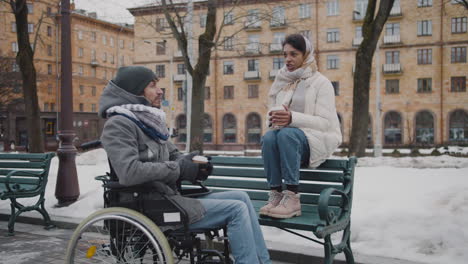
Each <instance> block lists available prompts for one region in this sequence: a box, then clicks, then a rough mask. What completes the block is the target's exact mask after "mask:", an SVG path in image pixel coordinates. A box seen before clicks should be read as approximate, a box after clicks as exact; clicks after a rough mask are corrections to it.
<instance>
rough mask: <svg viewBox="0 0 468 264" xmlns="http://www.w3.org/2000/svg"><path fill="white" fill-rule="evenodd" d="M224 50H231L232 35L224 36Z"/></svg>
mask: <svg viewBox="0 0 468 264" xmlns="http://www.w3.org/2000/svg"><path fill="white" fill-rule="evenodd" d="M224 50H233V37H224Z"/></svg>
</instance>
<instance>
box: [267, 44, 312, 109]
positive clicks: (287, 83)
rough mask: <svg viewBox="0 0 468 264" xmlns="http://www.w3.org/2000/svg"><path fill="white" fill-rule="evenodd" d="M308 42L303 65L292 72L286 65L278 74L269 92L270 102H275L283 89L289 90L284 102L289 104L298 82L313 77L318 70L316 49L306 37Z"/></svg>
mask: <svg viewBox="0 0 468 264" xmlns="http://www.w3.org/2000/svg"><path fill="white" fill-rule="evenodd" d="M304 40H305V43H306V53H305V54H304V57H305V58H304V61H303V62H302V65H301V67H299V68H297V69H296V70H294V71H292V72H290V71H288V69H287V68H286V65H284V66H283V67H282V68H281V69H280V70H279V71H278V74H277V75H276V78H275V81H274V82H273V85H272V86H271V88H270V91H269V92H268V96H269V101H270V103H272V102H273V103H274V102H275V98H276V95H277V94H278V93H279V92H280V91H281V90H284V91H286V92H288V94H287V96H286V100H285V101H287V102H283V104H287V105H289V103H290V100H291V98H292V94H293V93H294V90H295V89H296V87H297V84H298V83H299V82H300V81H301V80H305V79H307V78H309V77H311V76H312V75H313V74H314V73H315V72H316V71H317V62H316V61H315V57H314V49H313V47H312V44H311V43H310V41H309V40H308V39H307V38H306V37H304Z"/></svg>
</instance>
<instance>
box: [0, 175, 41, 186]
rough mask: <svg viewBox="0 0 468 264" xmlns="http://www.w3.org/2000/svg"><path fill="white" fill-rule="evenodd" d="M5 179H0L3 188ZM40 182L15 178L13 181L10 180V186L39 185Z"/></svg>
mask: <svg viewBox="0 0 468 264" xmlns="http://www.w3.org/2000/svg"><path fill="white" fill-rule="evenodd" d="M5 182H6V179H5V178H4V177H0V185H2V186H5V184H4V183H5ZM40 182H41V180H40V179H38V178H18V177H15V178H13V179H10V185H13V184H15V183H18V184H36V185H37V184H39V183H40Z"/></svg>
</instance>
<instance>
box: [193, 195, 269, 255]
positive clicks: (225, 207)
mask: <svg viewBox="0 0 468 264" xmlns="http://www.w3.org/2000/svg"><path fill="white" fill-rule="evenodd" d="M199 201H200V202H201V203H202V205H203V207H205V209H206V214H205V216H204V217H203V218H202V219H200V220H199V221H197V222H195V223H193V224H191V225H190V226H189V229H191V230H195V229H212V228H215V227H223V226H227V236H228V238H229V243H230V245H231V251H232V255H233V257H234V259H235V261H236V264H257V263H261V264H271V260H270V254H269V253H268V249H267V247H266V245H265V240H264V239H263V234H262V230H261V228H260V224H259V223H258V218H257V213H256V212H255V209H254V207H253V205H252V202H251V201H250V198H249V196H248V195H247V193H245V192H242V191H226V192H218V193H211V194H208V195H205V196H202V197H200V198H199Z"/></svg>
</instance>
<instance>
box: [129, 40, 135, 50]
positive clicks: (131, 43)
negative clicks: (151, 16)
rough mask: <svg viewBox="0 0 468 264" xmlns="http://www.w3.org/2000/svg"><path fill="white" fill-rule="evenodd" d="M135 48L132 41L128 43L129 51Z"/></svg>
mask: <svg viewBox="0 0 468 264" xmlns="http://www.w3.org/2000/svg"><path fill="white" fill-rule="evenodd" d="M134 48H135V43H134V42H133V41H132V42H130V50H133V49H134Z"/></svg>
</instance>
